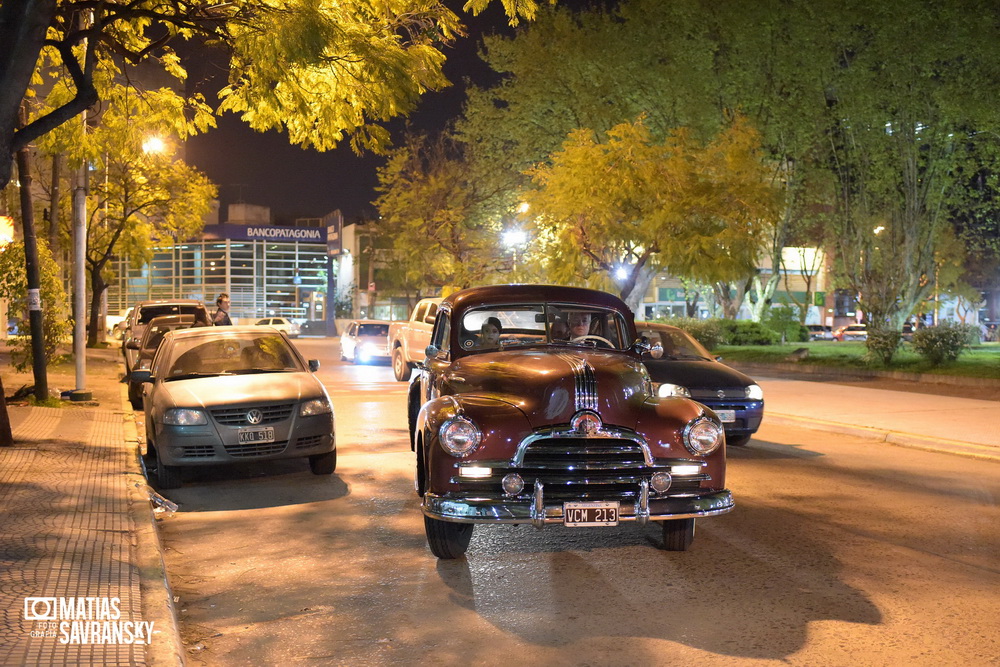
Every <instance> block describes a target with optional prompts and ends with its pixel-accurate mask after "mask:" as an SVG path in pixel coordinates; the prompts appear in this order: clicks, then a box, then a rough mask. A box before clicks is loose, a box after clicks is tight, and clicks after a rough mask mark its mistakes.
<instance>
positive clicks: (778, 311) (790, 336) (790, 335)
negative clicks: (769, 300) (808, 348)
mask: <svg viewBox="0 0 1000 667" xmlns="http://www.w3.org/2000/svg"><path fill="white" fill-rule="evenodd" d="M764 324H765V325H766V326H767V327H768V328H769V329H771V330H772V331H774V332H775V333H776V334H778V338H779V339H784V340H785V341H786V342H789V343H804V342H806V341H808V340H809V329H806V327H805V325H803V324H802V323H801V322H799V316H798V309H796V308H792V307H791V306H774V307H773V308H771V309H770V310H768V311H767V314H766V315H765V317H764Z"/></svg>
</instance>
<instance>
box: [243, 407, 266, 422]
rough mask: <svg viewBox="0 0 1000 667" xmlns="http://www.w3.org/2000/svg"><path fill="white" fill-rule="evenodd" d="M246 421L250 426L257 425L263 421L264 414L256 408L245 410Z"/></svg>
mask: <svg viewBox="0 0 1000 667" xmlns="http://www.w3.org/2000/svg"><path fill="white" fill-rule="evenodd" d="M247 421H248V422H250V423H251V424H259V423H261V422H262V421H264V413H263V412H261V411H260V410H258V409H257V408H253V409H252V410H247Z"/></svg>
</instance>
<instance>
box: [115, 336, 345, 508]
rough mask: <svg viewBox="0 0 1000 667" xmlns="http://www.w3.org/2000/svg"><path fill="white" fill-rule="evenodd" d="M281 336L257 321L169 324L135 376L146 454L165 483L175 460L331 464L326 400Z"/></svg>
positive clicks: (326, 467)
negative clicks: (143, 418)
mask: <svg viewBox="0 0 1000 667" xmlns="http://www.w3.org/2000/svg"><path fill="white" fill-rule="evenodd" d="M318 368H319V362H318V361H309V362H306V361H305V360H304V359H303V358H302V357H301V355H300V354H299V352H298V351H297V350H296V349H295V347H294V346H293V345H292V344H291V343H290V341H289V340H288V337H287V336H286V335H285V334H284V333H283V332H280V331H277V330H274V329H263V328H261V327H255V326H243V327H240V326H234V327H207V328H200V329H181V330H176V331H170V332H168V333H167V334H165V335H164V337H163V342H162V343H161V344H160V348H159V350H158V351H157V353H156V356H155V357H154V358H153V363H152V366H151V368H150V370H149V371H145V370H139V369H135V370H133V375H135V374H141V375H140V377H139V378H136V379H138V380H140V381H141V382H143V395H142V402H143V411H144V413H145V416H146V446H147V454H155V456H156V481H157V483H158V484H157V485H158V486H159V487H160V488H163V489H170V488H176V487H177V486H179V485H180V484H181V478H180V471H181V469H182V468H183V467H188V466H203V465H217V464H224V463H239V462H246V461H261V460H274V459H287V458H295V457H304V458H308V459H309V465H310V468H311V469H312V472H313V473H314V474H317V475H330V474H332V473H333V471H334V470H335V469H336V466H337V449H336V440H335V435H334V416H333V404H332V403H331V402H330V397H329V395H328V394H327V392H326V389H325V388H324V387H323V384H322V383H321V382H320V381H319V379H318V378H317V377H316V376H315V375H313V373H314V372H315V371H316V370H317V369H318Z"/></svg>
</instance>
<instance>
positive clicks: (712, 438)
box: [684, 417, 723, 455]
mask: <svg viewBox="0 0 1000 667" xmlns="http://www.w3.org/2000/svg"><path fill="white" fill-rule="evenodd" d="M722 433H723V431H722V426H720V425H719V424H717V423H715V421H713V420H712V419H709V418H708V417H699V418H698V419H695V420H694V421H692V422H690V423H689V424H688V425H687V427H686V428H685V429H684V446H685V447H687V448H688V449H689V450H691V452H692V453H694V454H701V455H706V454H711V453H712V452H714V451H715V450H716V449H718V448H719V446H720V445H722Z"/></svg>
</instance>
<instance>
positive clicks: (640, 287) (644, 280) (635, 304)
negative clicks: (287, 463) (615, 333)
mask: <svg viewBox="0 0 1000 667" xmlns="http://www.w3.org/2000/svg"><path fill="white" fill-rule="evenodd" d="M655 277H656V271H655V270H654V269H651V268H650V267H649V266H648V265H646V266H643V267H641V268H639V269H638V270H637V271H636V275H635V281H634V282H633V284H632V289H630V290H629V291H628V292H627V293H626V292H625V291H624V290H623V291H622V294H621V298H622V301H624V302H625V304H626V305H628V307H629V308H631V309H632V312H633V313H635V316H636V319H640V320H641V319H643V318H644V314H643V313H641V312H639V309H640V308H641V307H642V298H643V297H644V296H646V292H647V291H649V286H650V285H651V284H652V282H653V279H654V278H655Z"/></svg>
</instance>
